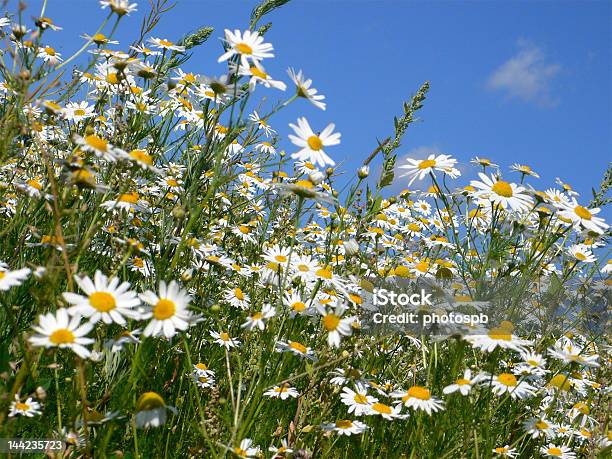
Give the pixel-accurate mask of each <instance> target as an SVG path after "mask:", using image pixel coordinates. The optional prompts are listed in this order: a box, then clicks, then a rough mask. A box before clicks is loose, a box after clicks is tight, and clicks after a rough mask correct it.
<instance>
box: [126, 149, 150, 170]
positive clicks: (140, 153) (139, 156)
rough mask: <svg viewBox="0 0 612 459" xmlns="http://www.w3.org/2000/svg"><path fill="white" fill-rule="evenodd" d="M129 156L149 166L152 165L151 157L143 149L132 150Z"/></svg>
mask: <svg viewBox="0 0 612 459" xmlns="http://www.w3.org/2000/svg"><path fill="white" fill-rule="evenodd" d="M130 156H131V157H132V158H133V159H135V160H136V161H140V162H141V163H145V164H147V165H149V166H151V165H153V158H152V157H151V155H149V154H148V153H147V152H146V151H145V150H132V151H131V152H130Z"/></svg>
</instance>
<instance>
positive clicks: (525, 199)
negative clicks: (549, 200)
mask: <svg viewBox="0 0 612 459" xmlns="http://www.w3.org/2000/svg"><path fill="white" fill-rule="evenodd" d="M478 176H479V177H480V181H478V180H472V181H471V182H470V185H471V186H472V187H474V188H475V189H476V190H477V191H475V192H474V195H475V196H476V197H478V198H480V199H484V200H488V201H491V202H493V203H494V204H495V205H499V206H501V207H502V208H503V209H508V208H510V209H512V210H515V211H517V212H520V211H525V210H528V209H529V207H531V205H532V200H531V197H530V196H529V195H528V194H526V191H527V190H526V189H525V188H524V187H522V186H520V185H517V184H516V183H509V182H506V181H504V180H501V179H499V178H497V177H495V176H491V177H489V176H487V175H486V174H483V173H482V172H479V173H478Z"/></svg>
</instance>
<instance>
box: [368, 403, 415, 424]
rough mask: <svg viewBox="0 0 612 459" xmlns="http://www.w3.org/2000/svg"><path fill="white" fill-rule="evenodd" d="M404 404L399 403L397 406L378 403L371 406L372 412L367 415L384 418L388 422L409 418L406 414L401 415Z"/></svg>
mask: <svg viewBox="0 0 612 459" xmlns="http://www.w3.org/2000/svg"><path fill="white" fill-rule="evenodd" d="M401 411H402V404H401V403H398V404H396V405H395V406H389V405H385V404H384V403H380V402H376V403H372V405H371V406H370V411H369V412H368V413H367V414H368V415H369V416H382V417H383V418H384V419H386V420H387V421H393V420H394V419H405V418H407V417H408V415H406V414H401Z"/></svg>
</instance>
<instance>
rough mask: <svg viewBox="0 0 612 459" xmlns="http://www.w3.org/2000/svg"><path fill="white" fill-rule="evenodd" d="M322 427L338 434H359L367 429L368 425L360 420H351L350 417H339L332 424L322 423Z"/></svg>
mask: <svg viewBox="0 0 612 459" xmlns="http://www.w3.org/2000/svg"><path fill="white" fill-rule="evenodd" d="M321 429H323V430H324V431H326V432H336V433H337V434H338V435H347V436H350V435H359V434H361V433H363V432H365V431H366V430H368V426H367V425H365V424H364V423H363V422H360V421H351V420H350V419H339V420H337V421H336V422H332V423H330V424H321Z"/></svg>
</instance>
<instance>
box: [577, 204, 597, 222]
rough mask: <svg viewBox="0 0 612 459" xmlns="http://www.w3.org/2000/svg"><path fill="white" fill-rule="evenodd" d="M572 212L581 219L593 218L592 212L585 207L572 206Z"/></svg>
mask: <svg viewBox="0 0 612 459" xmlns="http://www.w3.org/2000/svg"><path fill="white" fill-rule="evenodd" d="M574 213H575V214H576V215H578V216H579V217H580V218H582V219H583V220H590V219H591V218H593V214H592V213H591V212H589V209H587V208H586V207H582V206H576V207H575V208H574Z"/></svg>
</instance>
